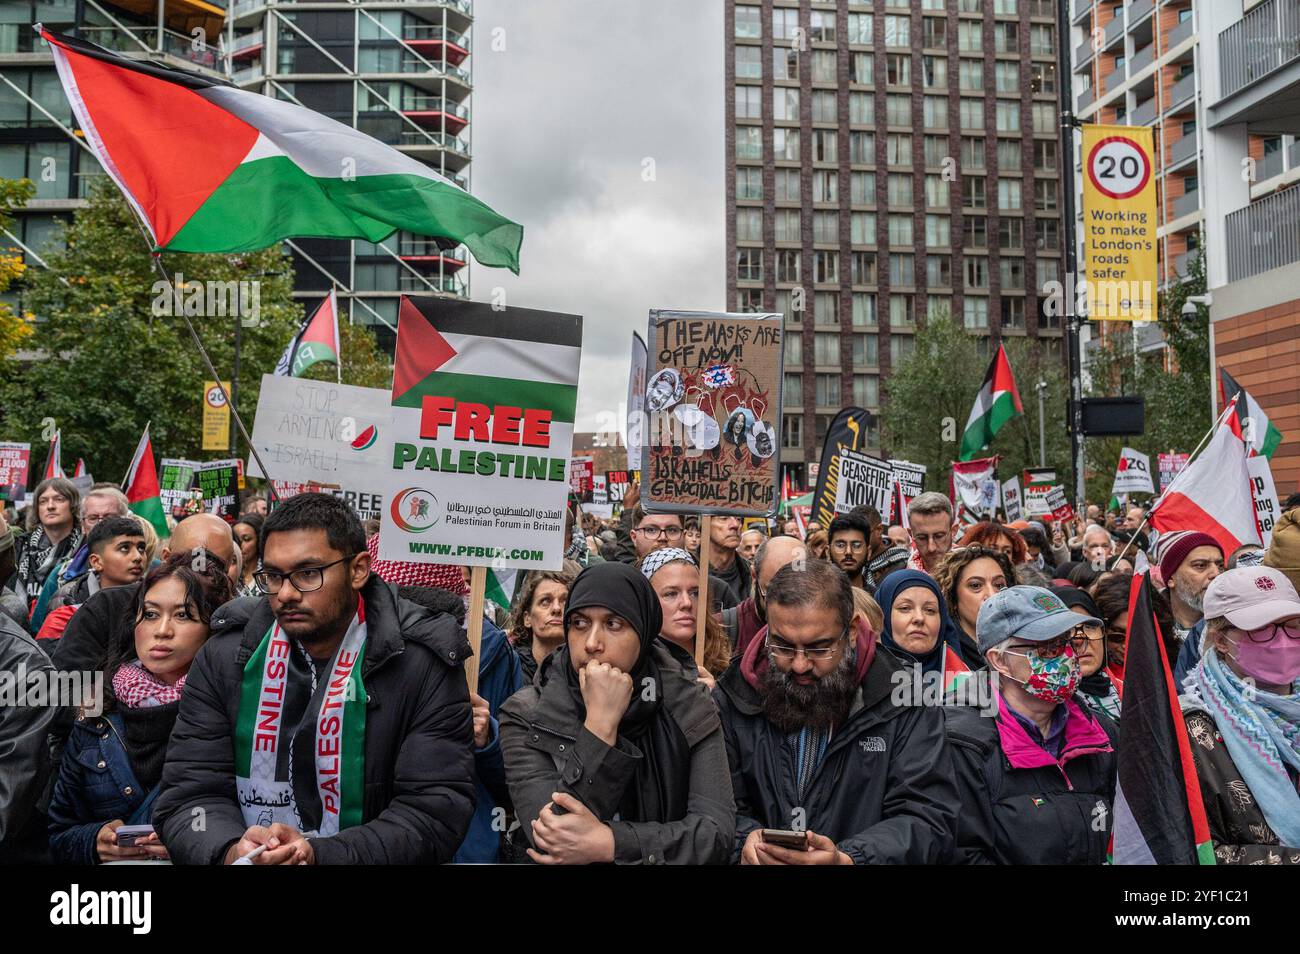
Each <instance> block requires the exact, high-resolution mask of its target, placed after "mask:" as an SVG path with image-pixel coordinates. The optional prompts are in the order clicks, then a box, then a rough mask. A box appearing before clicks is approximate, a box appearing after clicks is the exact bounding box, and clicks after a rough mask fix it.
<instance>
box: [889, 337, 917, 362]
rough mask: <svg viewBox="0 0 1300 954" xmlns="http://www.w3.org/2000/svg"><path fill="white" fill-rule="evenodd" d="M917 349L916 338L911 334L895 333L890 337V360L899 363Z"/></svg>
mask: <svg viewBox="0 0 1300 954" xmlns="http://www.w3.org/2000/svg"><path fill="white" fill-rule="evenodd" d="M915 350H916V339H915V338H913V337H912V336H911V335H893V336H892V337H890V339H889V360H890V362H891V363H892V364H894V365H898V364H899V363H900V362H901V361H904V360H905V359H906V358H907V357H908V356H910V355H911V353H912V352H913V351H915Z"/></svg>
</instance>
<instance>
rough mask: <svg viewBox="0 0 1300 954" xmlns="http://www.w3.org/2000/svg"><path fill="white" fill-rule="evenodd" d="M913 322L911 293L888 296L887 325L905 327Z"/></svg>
mask: <svg viewBox="0 0 1300 954" xmlns="http://www.w3.org/2000/svg"><path fill="white" fill-rule="evenodd" d="M912 324H915V314H914V313H913V311H912V296H911V295H890V296H889V327H891V328H906V327H908V326H909V325H912Z"/></svg>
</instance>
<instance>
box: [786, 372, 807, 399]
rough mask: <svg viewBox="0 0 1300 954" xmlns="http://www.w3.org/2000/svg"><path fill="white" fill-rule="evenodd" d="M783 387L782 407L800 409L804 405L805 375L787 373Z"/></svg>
mask: <svg viewBox="0 0 1300 954" xmlns="http://www.w3.org/2000/svg"><path fill="white" fill-rule="evenodd" d="M784 377H785V381H784V383H783V385H782V387H781V406H782V407H799V406H801V405H802V404H803V375H802V374H791V373H790V372H788V371H787V372H786V373H785V376H784Z"/></svg>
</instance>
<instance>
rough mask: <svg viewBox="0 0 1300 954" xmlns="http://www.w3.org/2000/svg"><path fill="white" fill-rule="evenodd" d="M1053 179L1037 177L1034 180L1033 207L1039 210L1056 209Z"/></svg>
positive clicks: (1051, 210)
mask: <svg viewBox="0 0 1300 954" xmlns="http://www.w3.org/2000/svg"><path fill="white" fill-rule="evenodd" d="M1056 188H1057V181H1056V180H1055V179H1038V180H1036V181H1035V182H1034V208H1035V209H1037V210H1038V211H1039V212H1055V211H1056Z"/></svg>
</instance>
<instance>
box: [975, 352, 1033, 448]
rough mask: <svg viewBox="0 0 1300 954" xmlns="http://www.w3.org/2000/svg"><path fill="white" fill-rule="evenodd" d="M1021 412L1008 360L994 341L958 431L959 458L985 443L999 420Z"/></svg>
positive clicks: (1005, 353) (995, 431) (1018, 395)
mask: <svg viewBox="0 0 1300 954" xmlns="http://www.w3.org/2000/svg"><path fill="white" fill-rule="evenodd" d="M1024 413H1025V409H1024V408H1023V407H1022V406H1021V404H1020V392H1019V391H1017V390H1016V379H1015V378H1013V377H1012V376H1011V362H1010V361H1008V360H1007V351H1006V348H1004V347H1003V346H1002V345H998V351H997V354H995V355H994V356H993V361H992V362H991V363H990V364H989V370H988V374H986V375H985V376H984V385H983V387H981V388H980V393H979V394H978V395H977V396H976V397H975V405H974V407H972V408H971V410H970V419H969V420H967V422H966V432H965V433H964V434H962V438H961V459H962V460H970V459H971V458H972V457H974V456H975V455H976V454H978V453H979V452H980V451H981V450H982V449H983V448H985V447H988V446H989V444H991V443H993V438H994V436H995V435H996V434H997V432H998V431H1000V430H1001V429H1002V425H1003V424H1005V423H1006V422H1007V421H1009V420H1011V419H1012V418H1013V417H1015V416H1017V415H1019V414H1024Z"/></svg>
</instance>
